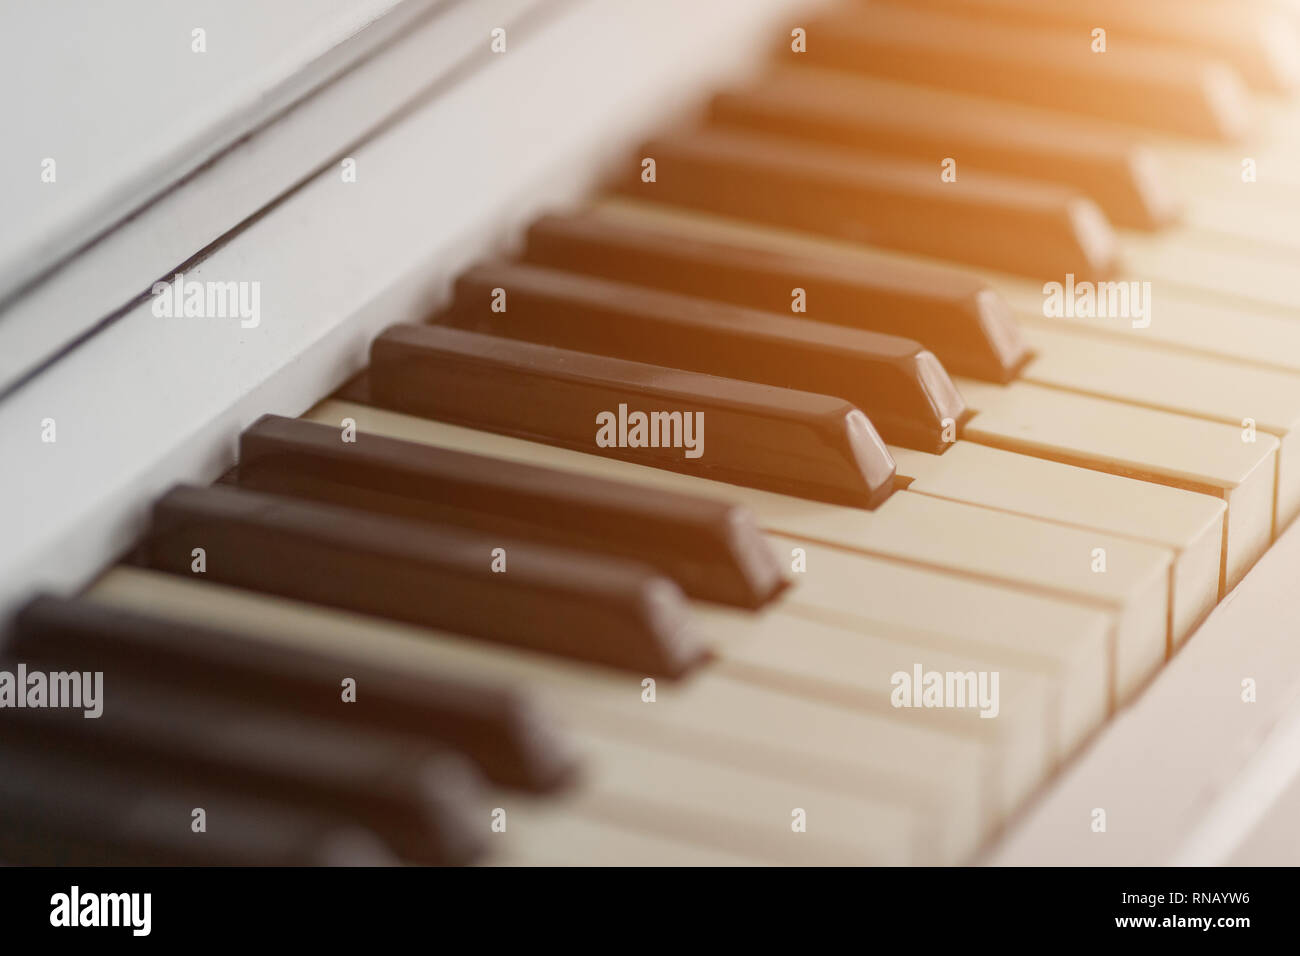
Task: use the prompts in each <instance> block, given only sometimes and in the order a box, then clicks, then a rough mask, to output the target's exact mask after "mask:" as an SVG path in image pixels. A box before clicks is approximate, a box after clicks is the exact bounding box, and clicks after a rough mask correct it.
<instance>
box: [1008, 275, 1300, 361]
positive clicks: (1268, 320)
mask: <svg viewBox="0 0 1300 956" xmlns="http://www.w3.org/2000/svg"><path fill="white" fill-rule="evenodd" d="M995 284H996V287H997V289H998V292H999V293H1001V295H1002V296H1003V298H1005V299H1006V300H1007V302H1008V303H1009V304H1010V305H1011V307H1012V308H1013V309H1014V310H1015V314H1016V318H1017V320H1018V321H1019V322H1020V324H1021V325H1022V326H1031V325H1032V326H1038V327H1041V328H1047V329H1068V330H1071V331H1075V332H1080V333H1084V334H1087V335H1094V336H1097V337H1101V338H1110V339H1121V340H1123V341H1126V342H1136V343H1139V344H1144V345H1152V346H1158V347H1159V348H1162V349H1166V350H1169V351H1176V352H1187V353H1191V354H1200V355H1203V356H1210V357H1215V358H1223V359H1229V360H1233V361H1237V362H1241V363H1243V364H1249V365H1252V366H1258V367H1261V368H1272V369H1278V370H1281V371H1286V372H1300V322H1297V321H1296V320H1295V319H1294V318H1291V317H1288V316H1286V315H1284V314H1281V313H1279V312H1278V310H1276V309H1274V310H1271V311H1270V310H1268V309H1267V308H1265V307H1264V306H1260V305H1255V304H1252V303H1241V304H1239V305H1234V306H1232V307H1231V308H1226V309H1225V308H1224V306H1223V304H1222V303H1218V302H1212V301H1207V300H1206V298H1205V297H1204V296H1200V295H1198V294H1197V293H1195V292H1191V291H1188V290H1180V289H1176V288H1161V289H1160V290H1159V292H1158V293H1157V292H1155V291H1154V290H1153V293H1152V298H1153V300H1154V302H1153V309H1152V316H1151V323H1150V325H1147V326H1144V327H1139V326H1135V325H1134V323H1133V320H1131V319H1129V318H1123V317H1106V318H1092V317H1079V316H1064V317H1062V316H1052V317H1047V316H1044V315H1043V302H1044V295H1043V291H1042V287H1041V286H1039V285H1036V284H1028V283H1025V282H1023V281H1020V280H1016V279H1007V280H1001V281H997V280H995Z"/></svg>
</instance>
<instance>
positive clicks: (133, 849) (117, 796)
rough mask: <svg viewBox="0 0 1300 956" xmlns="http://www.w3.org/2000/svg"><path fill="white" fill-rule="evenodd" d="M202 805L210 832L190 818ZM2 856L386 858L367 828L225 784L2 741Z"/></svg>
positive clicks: (86, 859)
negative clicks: (184, 781)
mask: <svg viewBox="0 0 1300 956" xmlns="http://www.w3.org/2000/svg"><path fill="white" fill-rule="evenodd" d="M195 809H201V810H203V811H204V825H205V827H206V830H205V831H204V832H196V831H195V830H194V829H193V827H194V823H195V820H196V818H195V817H194V815H193V811H194V810H195ZM0 860H2V861H4V862H6V863H11V864H19V865H28V866H384V865H391V864H394V863H396V862H397V859H396V857H395V856H394V854H393V853H392V851H391V850H390V849H389V848H388V846H387V845H386V844H385V843H384V842H383V841H382V840H380V839H379V838H378V837H376V836H375V835H374V834H372V833H370V831H368V830H365V829H362V828H359V827H357V826H356V825H355V824H352V823H349V822H348V821H347V820H345V819H342V818H339V817H336V816H330V815H322V814H316V813H305V812H302V811H300V810H295V809H294V808H292V807H288V806H285V805H283V804H280V803H276V802H274V801H271V800H267V799H264V798H260V797H251V796H248V795H244V794H237V793H231V792H230V791H228V790H226V789H224V788H220V787H211V788H206V787H194V786H186V785H178V784H176V783H174V782H173V781H171V780H170V779H168V775H167V773H166V770H165V769H160V770H158V771H157V772H152V773H139V772H135V771H132V770H126V769H123V768H119V767H114V766H112V765H111V764H107V763H102V762H95V761H90V760H88V759H87V758H86V755H85V754H74V753H63V752H55V751H51V750H49V749H48V748H45V747H43V746H41V745H40V744H39V743H35V742H33V743H30V744H26V745H24V744H22V743H20V742H18V741H15V740H12V739H6V740H4V741H3V742H0Z"/></svg>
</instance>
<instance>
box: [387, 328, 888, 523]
mask: <svg viewBox="0 0 1300 956" xmlns="http://www.w3.org/2000/svg"><path fill="white" fill-rule="evenodd" d="M370 357H371V368H370V373H369V375H370V388H371V391H372V394H373V398H374V400H375V401H376V402H377V403H378V404H380V405H383V406H385V407H388V408H393V409H396V410H400V411H404V412H410V413H412V414H417V415H425V416H429V417H432V418H438V419H441V420H443V421H448V422H455V423H457V424H460V425H466V426H469V427H473V428H479V429H486V430H489V431H496V432H502V433H505V434H514V435H522V436H527V437H530V438H536V439H539V440H542V441H546V442H550V443H552V444H556V445H561V446H564V447H567V448H576V449H579V450H584V451H585V450H593V451H594V450H597V449H599V450H600V453H601V454H607V455H610V456H614V457H619V458H624V459H627V460H630V461H639V462H643V463H645V464H649V465H653V466H655V467H657V468H667V469H672V470H675V471H686V472H698V473H700V474H707V475H709V476H710V477H711V478H716V479H718V480H720V481H728V482H733V483H735V484H740V485H753V486H755V487H760V488H769V489H773V490H777V491H784V492H789V493H791V494H798V495H804V496H808V497H814V498H819V499H825V500H828V501H837V502H841V503H844V504H851V505H855V506H859V507H866V508H872V507H875V506H876V505H878V504H880V502H882V501H884V500H885V499H886V498H887V497H888V496H889V494H890V492H891V491H892V490H893V478H894V463H893V461H892V460H891V459H890V457H889V455H888V453H887V452H886V451H885V446H884V442H882V441H881V440H880V436H879V435H877V434H876V432H875V429H874V428H872V426H871V423H870V422H869V421H868V420H867V418H866V416H865V415H863V414H862V413H861V412H860V411H858V410H857V409H856V408H853V407H852V406H851V405H849V404H848V403H846V402H844V401H842V400H840V399H835V398H830V397H828V396H825V395H814V394H811V393H809V392H799V391H794V390H791V389H780V388H775V387H773V386H767V385H757V384H755V383H753V382H738V381H734V380H730V379H724V378H718V377H716V376H711V375H702V374H699V373H696V372H684V371H680V370H676V369H666V368H662V367H660V366H655V365H645V364H642V363H640V362H625V361H622V360H619V359H611V358H608V357H605V356H595V355H588V354H585V353H579V352H571V351H567V350H564V349H552V348H549V347H546V346H539V345H535V344H532V343H527V342H514V341H509V340H506V339H500V338H496V337H494V336H485V335H476V334H474V333H472V332H463V331H460V330H457V329H448V328H438V327H433V326H394V327H392V328H389V329H387V330H386V331H385V332H383V334H381V335H380V336H379V337H378V338H376V339H375V340H374V343H373V344H372V345H371V351H370ZM430 383H436V385H435V386H434V387H430ZM629 406H630V407H631V409H632V411H633V412H639V413H642V415H643V416H646V415H649V414H652V413H656V412H658V413H661V414H662V413H665V412H666V413H667V414H668V415H673V414H674V413H680V414H681V415H683V416H687V415H692V414H693V415H694V419H691V420H693V421H701V422H702V421H703V420H704V418H705V416H707V418H708V421H709V423H710V424H709V445H708V452H707V455H706V454H705V449H704V446H703V444H702V442H703V440H704V433H703V428H702V426H698V431H697V432H696V433H695V438H694V439H693V441H694V442H695V444H696V447H695V449H694V450H693V451H692V449H691V448H687V447H668V446H663V447H624V446H627V444H628V443H627V441H626V440H624V439H623V438H622V437H620V438H619V440H618V446H617V447H615V446H614V445H612V444H607V445H599V446H598V444H597V438H598V436H599V434H600V429H601V428H612V426H613V419H614V417H615V415H616V414H617V416H618V419H619V421H620V422H621V421H622V419H623V414H624V410H625V409H627V408H628V407H629ZM616 410H617V411H616ZM630 418H631V416H630V415H629V416H628V420H629V421H630ZM686 422H687V419H686V418H683V423H684V424H683V431H682V436H681V438H682V440H681V442H679V443H678V444H679V445H685V444H686V443H687V439H688V437H689V436H688V435H687V434H686V431H685V423H686ZM602 423H604V424H602ZM619 427H620V431H621V432H623V431H625V430H624V429H623V426H622V425H621V424H620V426H619ZM664 427H665V428H667V427H668V426H667V424H665V425H664ZM608 437H610V438H611V439H612V438H613V437H614V436H608ZM655 437H657V436H655ZM691 454H694V455H695V456H696V457H689V455H691Z"/></svg>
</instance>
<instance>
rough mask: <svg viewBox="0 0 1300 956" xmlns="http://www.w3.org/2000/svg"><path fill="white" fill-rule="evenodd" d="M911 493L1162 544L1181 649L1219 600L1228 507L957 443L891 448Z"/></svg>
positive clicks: (1174, 635)
mask: <svg viewBox="0 0 1300 956" xmlns="http://www.w3.org/2000/svg"><path fill="white" fill-rule="evenodd" d="M889 451H890V453H891V454H892V455H893V456H894V461H895V462H896V464H897V465H898V473H899V475H901V476H903V477H905V478H908V479H911V483H910V484H909V485H908V486H907V490H908V491H910V492H912V493H913V494H924V495H933V496H935V497H938V498H949V499H952V500H954V501H964V502H967V503H970V504H977V505H982V506H984V507H987V508H994V509H997V510H999V511H1010V512H1013V513H1016V514H1025V515H1031V516H1034V517H1039V518H1046V519H1048V520H1051V521H1056V522H1059V523H1061V524H1067V525H1073V526H1075V527H1079V528H1090V529H1095V530H1098V531H1104V532H1106V533H1108V534H1113V535H1119V536H1124V537H1133V538H1136V539H1138V540H1140V541H1147V542H1150V543H1152V544H1159V545H1163V546H1165V547H1167V548H1169V549H1170V550H1171V551H1172V552H1173V553H1174V562H1173V565H1172V567H1171V568H1170V582H1169V588H1170V601H1169V615H1170V620H1169V633H1170V635H1171V639H1172V642H1173V643H1174V644H1175V645H1176V644H1178V643H1181V641H1182V640H1184V639H1185V638H1186V637H1187V636H1188V635H1189V634H1190V633H1191V632H1192V630H1193V629H1194V628H1195V627H1196V625H1197V624H1199V623H1200V621H1201V620H1202V619H1203V618H1204V617H1205V615H1206V614H1208V613H1209V612H1210V609H1211V608H1212V607H1214V604H1215V602H1216V601H1217V599H1218V593H1219V568H1220V555H1221V550H1222V547H1223V523H1224V513H1225V511H1226V510H1227V509H1226V506H1225V505H1224V503H1223V501H1222V500H1220V499H1218V498H1212V497H1210V496H1209V495H1202V494H1197V493H1195V492H1192V491H1185V490H1183V489H1181V488H1170V487H1168V486H1167V485H1157V484H1152V483H1151V482H1146V481H1139V480H1137V479H1135V478H1126V477H1123V476H1121V475H1111V474H1107V473H1105V472H1100V471H1093V470H1091V469H1088V468H1078V467H1075V466H1073V465H1066V464H1062V463H1060V462H1055V461H1049V460H1047V459H1044V458H1033V457H1031V456H1029V455H1019V454H1016V453H1015V452H1009V451H1003V450H1002V449H1000V448H990V447H989V446H987V445H979V444H976V443H975V442H970V441H958V442H957V443H955V444H954V445H953V446H952V447H951V448H949V449H948V450H947V451H946V452H944V453H943V454H942V455H934V454H930V453H928V452H921V451H914V450H912V449H910V448H899V447H896V446H892V445H891V446H890V448H889Z"/></svg>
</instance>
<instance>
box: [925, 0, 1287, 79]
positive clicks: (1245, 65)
mask: <svg viewBox="0 0 1300 956" xmlns="http://www.w3.org/2000/svg"><path fill="white" fill-rule="evenodd" d="M907 2H908V3H909V4H912V5H916V4H918V3H921V4H925V5H927V6H931V7H935V8H938V9H942V10H946V11H950V12H953V13H969V14H976V15H979V16H981V17H983V18H985V19H989V20H997V21H999V22H1003V23H1009V24H1011V25H1013V26H1030V25H1035V26H1045V27H1054V28H1057V29H1063V30H1069V31H1071V32H1072V33H1074V34H1076V35H1082V36H1087V37H1091V35H1092V30H1093V29H1094V28H1096V27H1099V26H1100V27H1105V28H1106V31H1107V33H1108V35H1109V36H1108V48H1109V44H1111V43H1120V44H1123V43H1126V42H1128V41H1129V40H1130V39H1137V40H1140V41H1142V42H1143V43H1150V44H1152V45H1155V46H1161V47H1172V48H1174V49H1178V50H1182V51H1184V52H1188V53H1195V54H1199V55H1201V56H1204V57H1206V58H1212V59H1216V60H1222V61H1223V62H1224V63H1227V64H1228V65H1230V66H1231V67H1232V68H1233V69H1235V70H1236V71H1237V72H1238V73H1240V74H1241V75H1242V77H1243V78H1244V79H1245V80H1246V81H1247V82H1248V83H1250V84H1251V85H1252V86H1254V87H1256V88H1257V89H1260V90H1266V91H1269V92H1277V93H1281V92H1286V91H1288V90H1291V89H1294V88H1295V86H1296V84H1297V82H1298V81H1300V47H1298V46H1297V41H1296V27H1295V22H1294V20H1288V19H1287V17H1286V15H1285V14H1284V13H1283V11H1281V10H1279V9H1278V8H1277V6H1275V5H1274V4H1272V3H1270V2H1269V0H1196V2H1195V3H1188V2H1187V0H1141V2H1140V3H1134V2H1133V0H1083V2H1078V0H1075V2H1072V3H1043V0H907Z"/></svg>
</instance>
